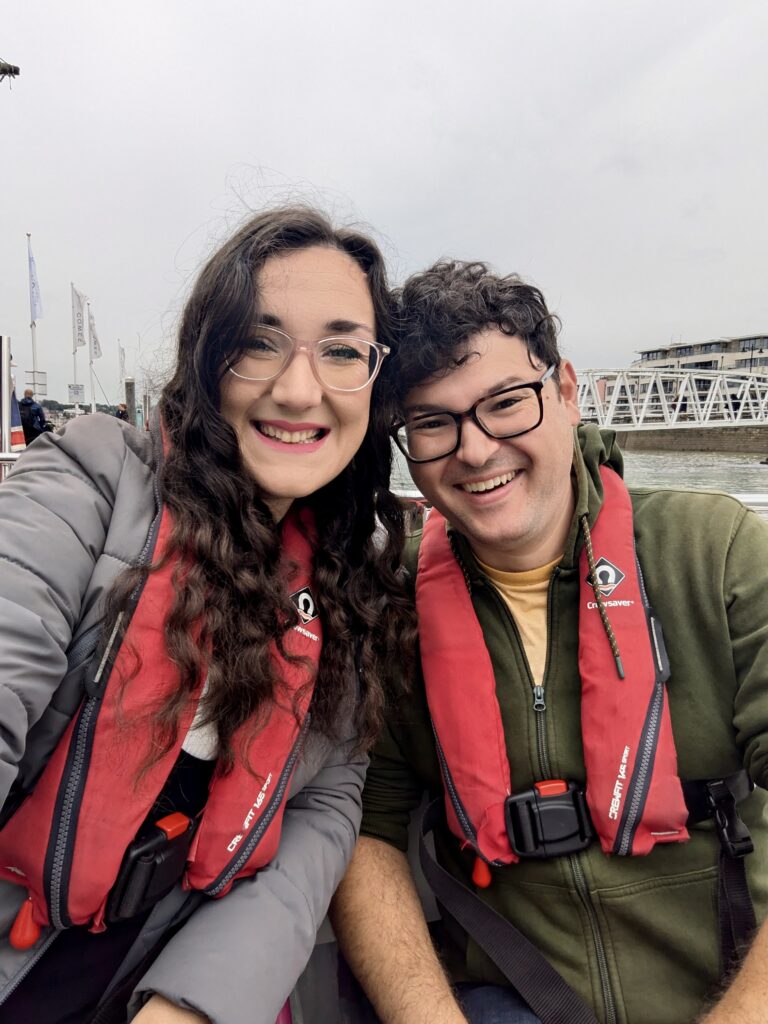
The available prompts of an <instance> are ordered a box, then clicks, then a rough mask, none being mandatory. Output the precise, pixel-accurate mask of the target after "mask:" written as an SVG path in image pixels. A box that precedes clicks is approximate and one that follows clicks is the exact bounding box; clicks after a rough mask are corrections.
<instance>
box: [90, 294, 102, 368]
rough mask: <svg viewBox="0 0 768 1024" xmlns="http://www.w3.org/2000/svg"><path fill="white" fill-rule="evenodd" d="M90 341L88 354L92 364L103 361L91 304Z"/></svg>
mask: <svg viewBox="0 0 768 1024" xmlns="http://www.w3.org/2000/svg"><path fill="white" fill-rule="evenodd" d="M88 341H89V349H88V352H89V355H90V360H91V362H93V360H94V359H101V345H100V344H99V336H98V334H97V333H96V321H95V320H94V319H93V313H92V312H91V304H90V303H88Z"/></svg>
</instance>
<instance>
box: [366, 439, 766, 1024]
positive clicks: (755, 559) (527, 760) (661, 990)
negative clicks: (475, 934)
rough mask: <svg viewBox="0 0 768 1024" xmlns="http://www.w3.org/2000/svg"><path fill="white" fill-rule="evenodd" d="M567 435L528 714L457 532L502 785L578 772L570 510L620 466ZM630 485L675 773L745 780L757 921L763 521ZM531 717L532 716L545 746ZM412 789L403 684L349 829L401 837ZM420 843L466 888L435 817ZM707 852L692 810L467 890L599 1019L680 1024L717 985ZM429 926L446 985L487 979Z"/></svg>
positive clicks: (503, 628) (426, 750)
mask: <svg viewBox="0 0 768 1024" xmlns="http://www.w3.org/2000/svg"><path fill="white" fill-rule="evenodd" d="M576 438H577V444H576V446H575V456H574V481H575V482H574V486H575V492H576V510H575V515H574V520H573V526H572V528H571V532H570V535H569V537H568V540H567V543H566V547H565V553H564V555H563V558H562V560H561V562H560V564H559V565H558V567H557V568H556V569H555V572H554V575H553V578H552V582H551V584H550V592H549V620H548V656H547V667H546V671H545V677H544V690H545V703H546V711H544V712H540V711H539V712H536V711H534V709H533V693H532V682H531V677H530V672H529V669H528V665H527V662H526V658H525V654H524V652H523V649H522V645H521V642H520V637H519V634H518V631H517V629H516V627H515V624H514V621H513V620H512V618H511V616H510V614H509V613H508V611H507V609H506V605H505V604H504V602H503V600H502V599H501V598H500V596H499V595H498V593H497V592H496V590H495V589H494V588H493V586H492V585H491V584H490V582H489V581H488V579H487V578H486V577H485V576H484V574H483V573H482V572H481V571H480V569H479V567H478V565H477V563H476V561H475V560H474V558H473V557H472V555H471V552H470V550H469V547H468V545H467V544H466V542H465V540H464V538H462V537H458V538H457V541H458V544H457V551H458V553H459V557H460V559H461V561H462V562H463V564H464V567H465V569H466V572H467V575H468V579H469V581H470V585H471V593H472V600H473V603H474V607H475V611H476V614H477V616H478V619H479V621H480V623H481V625H482V628H483V632H484V635H485V639H486V643H487V646H488V649H489V652H490V654H491V659H492V662H493V665H494V671H495V674H496V689H497V694H498V700H499V705H500V708H501V715H502V720H503V725H504V731H505V735H506V738H507V750H508V755H509V762H510V767H511V772H512V789H513V791H520V790H522V789H526V788H528V787H530V786H531V785H532V783H533V782H534V781H536V780H538V779H541V778H543V777H546V775H548V776H549V777H551V778H565V779H572V780H575V781H577V782H580V783H582V784H583V783H584V782H585V770H584V761H583V754H582V742H581V727H580V682H579V674H578V660H577V658H578V621H577V618H578V616H577V606H578V597H579V553H580V549H581V544H582V537H581V535H580V530H579V528H578V519H579V517H580V516H582V515H583V514H584V513H585V512H588V513H589V522H590V524H593V523H594V521H595V518H596V516H597V513H598V511H599V509H600V505H601V502H602V488H601V484H600V480H599V477H598V466H599V464H601V463H604V462H607V463H609V464H610V465H611V466H612V467H613V468H614V469H616V470H618V471H619V472H621V470H622V459H621V453H620V452H619V450H618V448H617V447H616V446H615V443H614V437H613V434H612V433H611V432H602V433H601V432H600V431H599V430H598V429H597V427H595V426H592V425H587V426H582V427H579V428H578V430H577V433H576ZM630 495H631V498H632V505H633V510H634V528H635V536H636V541H637V552H638V557H639V560H640V564H641V565H642V568H643V574H644V578H645V583H646V586H647V590H648V595H649V598H650V602H651V605H652V607H653V608H654V610H655V612H656V614H657V615H658V617H659V619H660V620H661V623H662V625H663V629H664V636H665V639H666V646H667V650H668V654H669V660H670V665H671V677H670V680H669V683H668V693H669V705H670V711H671V717H672V727H673V731H674V736H675V743H676V747H677V755H678V769H679V774H680V777H681V778H683V779H703V778H711V777H715V776H720V775H723V774H728V773H731V772H735V771H737V770H738V769H739V768H741V767H742V766H743V767H745V768H747V770H748V771H749V773H750V775H751V776H752V778H753V779H754V781H755V783H756V784H757V786H758V788H757V789H756V790H755V792H754V793H753V794H752V795H751V796H750V797H749V799H748V800H746V801H745V802H743V803H742V804H741V805H740V811H741V814H742V817H743V818H744V820H745V821H746V822H747V824H748V826H749V828H750V830H751V832H752V836H753V838H754V841H755V852H754V853H753V854H752V855H751V856H750V857H749V858H748V868H749V879H750V888H751V892H752V896H753V900H754V903H755V908H756V912H757V916H758V920H760V921H761V920H762V919H763V918H764V916H765V914H766V909H768V870H766V868H767V867H768V821H767V820H766V807H767V805H768V795H767V794H766V793H765V789H766V787H768V586H766V576H767V575H768V571H767V570H768V523H766V522H764V521H762V520H761V519H759V518H758V517H757V516H756V515H755V514H754V513H753V512H750V511H748V510H746V509H745V508H744V507H743V506H742V505H741V504H740V503H739V502H737V501H736V500H734V499H733V498H730V497H728V496H727V495H722V494H711V493H693V492H688V491H678V490H654V489H649V488H630ZM609 614H610V610H609ZM468 700H471V696H468ZM537 714H543V715H544V716H545V722H544V724H545V730H544V731H545V733H546V744H545V745H546V748H547V749H546V750H545V751H541V750H540V749H539V743H538V741H537V729H536V716H537ZM542 757H544V758H546V757H548V760H549V770H548V771H547V772H546V775H545V773H544V772H543V771H542ZM544 765H546V760H545V761H544ZM425 789H428V790H430V791H431V792H432V794H439V793H440V792H441V781H440V771H439V766H438V761H437V756H436V753H435V747H434V741H433V737H432V730H431V726H430V722H429V717H428V713H427V708H426V700H425V696H424V689H423V683H422V682H421V681H417V682H416V683H415V686H414V692H413V696H412V698H411V700H410V702H409V703H408V704H407V705H406V706H400V707H398V709H397V711H396V712H394V713H393V716H392V720H391V722H390V724H389V726H388V728H387V730H386V731H385V734H384V736H383V737H382V739H381V741H380V742H379V745H378V747H377V750H376V752H375V756H374V758H373V760H372V763H371V766H370V768H369V771H368V778H367V782H366V787H365V793H364V798H363V804H364V815H363V825H362V834H363V835H368V836H373V837H375V838H379V839H383V840H385V841H387V842H389V843H392V844H394V845H395V846H397V847H398V848H400V849H402V850H404V849H405V848H406V846H407V824H408V817H409V814H410V812H411V811H412V810H413V809H414V807H416V806H417V805H418V803H419V801H420V799H421V797H422V795H423V792H424V790H425ZM436 848H437V853H438V858H439V859H440V861H441V862H442V863H443V864H444V865H445V866H446V867H447V868H448V869H449V870H450V871H451V872H452V873H453V874H454V875H456V876H457V877H459V878H460V879H461V880H462V881H463V882H464V883H465V884H468V885H469V886H472V881H471V874H470V873H471V867H472V862H473V859H474V858H473V856H472V854H471V851H470V852H468V853H466V852H465V853H462V852H461V851H460V850H459V843H458V840H457V839H456V838H455V837H454V836H452V835H451V834H450V833H449V832H448V831H447V828H446V829H444V830H442V831H439V832H438V834H437V835H436ZM718 851H719V842H718V839H717V837H716V835H715V833H714V831H713V828H712V824H711V822H705V823H702V824H699V825H696V826H693V827H692V828H691V839H690V841H689V842H687V843H682V844H677V843H676V844H664V845H659V846H657V847H656V848H655V849H654V850H653V852H651V853H650V854H649V855H648V856H646V857H615V856H607V855H605V854H604V853H602V851H601V849H600V846H599V844H597V843H593V844H592V846H590V847H589V848H588V849H587V850H585V851H584V852H582V853H580V854H578V855H575V856H566V857H558V858H554V859H551V860H546V861H540V860H528V861H522V862H521V863H519V864H516V865H512V866H509V867H503V868H496V869H493V881H492V883H491V885H490V887H489V888H488V889H486V890H481V891H480V892H479V895H480V897H481V898H482V899H483V900H484V901H485V902H486V903H488V904H489V905H490V906H492V907H494V908H495V909H496V910H498V911H499V912H500V913H502V914H503V915H504V916H505V917H506V918H507V919H509V920H510V921H512V922H513V923H514V924H515V925H516V926H517V927H518V928H519V929H520V930H521V931H522V932H523V933H524V934H525V935H527V936H528V938H529V939H531V940H532V941H533V942H534V943H535V944H536V945H537V946H538V948H539V949H540V950H541V952H542V953H544V955H545V956H546V957H547V958H548V959H549V960H550V962H551V963H552V964H553V965H554V966H555V967H556V968H557V970H558V971H560V973H561V974H562V975H563V977H564V978H565V980H566V981H567V982H568V983H569V984H570V985H571V986H572V987H573V988H574V989H575V990H576V991H577V992H578V993H579V994H580V995H581V996H582V998H583V999H585V1000H586V1001H587V1002H588V1003H589V1004H590V1005H591V1006H592V1007H593V1008H594V1011H595V1013H596V1015H597V1017H598V1018H599V1019H600V1020H601V1021H602V1022H604V1024H688V1022H692V1021H694V1020H695V1019H696V1018H697V1016H698V1014H699V1013H701V1011H702V1009H703V1008H704V1006H705V1004H706V1001H707V999H708V997H710V996H711V995H713V994H714V992H715V990H716V986H717V982H718V976H719V950H718V918H717V906H716V893H717V888H716V880H717V859H718ZM446 932H447V934H448V941H447V947H446V959H447V963H448V966H449V969H450V972H451V974H452V976H453V977H454V979H455V980H457V981H462V980H463V981H475V982H484V981H487V982H495V983H501V984H503V983H504V979H503V978H502V977H501V976H500V975H499V973H498V972H497V970H496V968H495V967H494V966H493V964H492V963H491V962H490V961H489V960H488V959H487V957H486V956H485V954H484V953H483V952H482V951H481V950H480V949H479V948H478V946H477V945H476V944H475V943H474V942H473V941H472V940H471V939H468V938H467V936H466V934H465V933H463V932H461V931H460V929H458V926H457V925H456V924H455V922H449V921H446Z"/></svg>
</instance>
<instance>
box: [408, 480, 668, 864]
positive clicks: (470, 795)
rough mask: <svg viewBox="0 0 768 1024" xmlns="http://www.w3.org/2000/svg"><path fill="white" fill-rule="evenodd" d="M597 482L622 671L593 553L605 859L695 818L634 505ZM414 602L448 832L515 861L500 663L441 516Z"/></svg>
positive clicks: (590, 600)
mask: <svg viewBox="0 0 768 1024" xmlns="http://www.w3.org/2000/svg"><path fill="white" fill-rule="evenodd" d="M600 476H601V479H602V483H603V493H604V500H603V504H602V507H601V510H600V514H599V515H598V519H597V522H596V524H595V526H594V527H593V528H592V530H591V531H590V534H591V539H592V547H593V552H594V559H595V562H594V565H595V569H596V571H597V577H598V578H597V584H596V585H597V586H598V587H599V588H600V590H601V594H602V596H603V598H604V600H605V603H606V605H607V606H608V611H609V614H610V620H611V624H612V626H613V630H614V634H615V637H616V640H617V642H618V647H619V649H620V650H621V652H622V656H623V665H624V670H625V678H620V676H619V673H618V672H617V667H616V662H615V660H614V656H613V654H612V650H611V646H610V643H609V640H608V637H607V635H606V632H605V630H604V628H603V624H602V621H601V618H600V613H599V610H598V606H597V602H596V595H595V590H594V588H593V586H592V584H591V582H590V580H591V570H590V567H589V565H588V561H587V555H586V551H585V550H584V551H582V554H581V561H580V566H579V574H580V597H579V671H580V675H581V684H582V696H581V726H582V738H583V744H584V759H585V766H586V774H587V788H586V800H587V804H588V806H589V811H590V814H591V818H592V822H593V824H594V828H595V830H596V832H597V835H598V837H599V839H600V843H601V846H602V849H603V850H604V852H606V853H614V854H620V855H626V854H646V853H648V852H649V851H650V850H651V849H652V848H653V846H654V844H655V843H657V842H658V843H666V842H682V841H684V840H686V839H688V832H687V830H686V827H685V824H686V820H687V817H688V810H687V808H686V804H685V800H684V798H683V792H682V787H681V783H680V780H679V778H678V776H677V757H676V753H675V747H674V740H673V736H672V729H671V724H670V719H669V708H668V706H667V702H666V699H665V697H666V690H665V685H664V684H665V682H666V680H667V678H668V676H669V664H668V662H667V658H666V653H665V652H664V647H663V639H662V637H661V630H660V627H659V623H658V621H657V620H656V619H655V618H654V617H653V612H652V610H651V608H650V606H649V604H648V598H647V596H646V593H645V589H644V586H643V581H642V574H641V572H640V567H639V564H638V562H637V556H636V553H635V541H634V533H633V528H632V505H631V502H630V498H629V494H628V492H627V489H626V487H625V486H624V483H623V481H622V480H621V478H620V477H619V476H618V475H617V474H616V473H615V472H614V471H613V470H611V469H609V468H608V467H607V466H601V467H600ZM585 547H586V545H585ZM619 587H620V589H619ZM613 591H617V592H616V594H615V597H612V595H613ZM416 605H417V610H418V617H419V638H420V645H421V658H422V665H423V672H424V681H425V687H426V694H427V701H428V704H429V710H430V715H431V718H432V723H433V726H434V730H435V736H436V743H437V752H438V757H439V760H440V764H441V771H442V774H443V782H444V788H445V803H446V811H447V820H448V825H449V828H450V829H451V831H452V832H453V833H454V834H455V835H456V836H458V837H459V838H460V839H461V840H462V842H464V843H465V844H469V845H471V846H472V847H473V848H474V849H475V851H476V853H477V854H478V856H479V857H480V858H482V860H484V861H486V862H488V863H491V864H510V863H514V862H515V861H517V860H518V859H519V858H518V856H517V854H516V853H515V852H514V850H513V849H512V846H511V843H510V838H509V833H508V829H507V823H506V820H505V806H506V804H507V799H508V798H509V797H510V796H511V794H512V780H511V777H510V767H509V761H508V758H507V746H506V739H505V736H504V729H503V726H502V720H501V713H500V710H499V704H498V700H497V698H496V680H495V678H494V673H493V666H492V663H491V658H490V655H489V653H488V650H487V648H486V645H485V640H484V637H483V632H482V629H481V626H480V623H479V622H478V620H477V616H476V614H475V610H474V607H473V605H472V599H471V596H470V593H469V590H468V587H467V583H466V580H465V578H464V574H463V572H462V570H461V567H460V566H459V564H458V563H457V561H456V558H455V556H454V554H453V551H452V550H451V545H450V541H449V538H448V536H447V534H446V525H445V520H444V519H443V517H442V516H441V515H440V514H439V513H437V512H436V511H435V510H433V511H432V512H431V513H430V515H429V518H428V519H427V522H426V525H425V528H424V535H423V539H422V543H421V547H420V551H419V560H418V570H417V576H416ZM539 785H541V783H539ZM478 884H484V883H482V882H480V883H478Z"/></svg>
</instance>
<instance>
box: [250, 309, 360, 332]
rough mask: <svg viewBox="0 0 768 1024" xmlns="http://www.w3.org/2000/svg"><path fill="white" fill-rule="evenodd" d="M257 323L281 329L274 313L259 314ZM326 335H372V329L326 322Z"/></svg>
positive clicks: (352, 322) (352, 323) (344, 322)
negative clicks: (356, 332)
mask: <svg viewBox="0 0 768 1024" xmlns="http://www.w3.org/2000/svg"><path fill="white" fill-rule="evenodd" d="M259 323H260V324H263V325H264V326H265V327H280V328H282V327H283V321H282V320H281V319H280V317H279V316H275V315H274V313H260V314H259ZM326 331H327V332H328V334H353V333H354V332H355V331H367V332H368V333H369V334H374V333H375V332H374V329H373V328H372V327H370V326H369V325H368V324H361V323H358V321H357V320H344V319H338V320H328V321H327V322H326V323H325V324H324V325H323V332H326Z"/></svg>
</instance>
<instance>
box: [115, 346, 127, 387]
mask: <svg viewBox="0 0 768 1024" xmlns="http://www.w3.org/2000/svg"><path fill="white" fill-rule="evenodd" d="M117 352H118V355H119V356H120V380H121V381H123V380H125V349H124V348H123V346H122V345H121V344H120V342H118V343H117Z"/></svg>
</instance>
